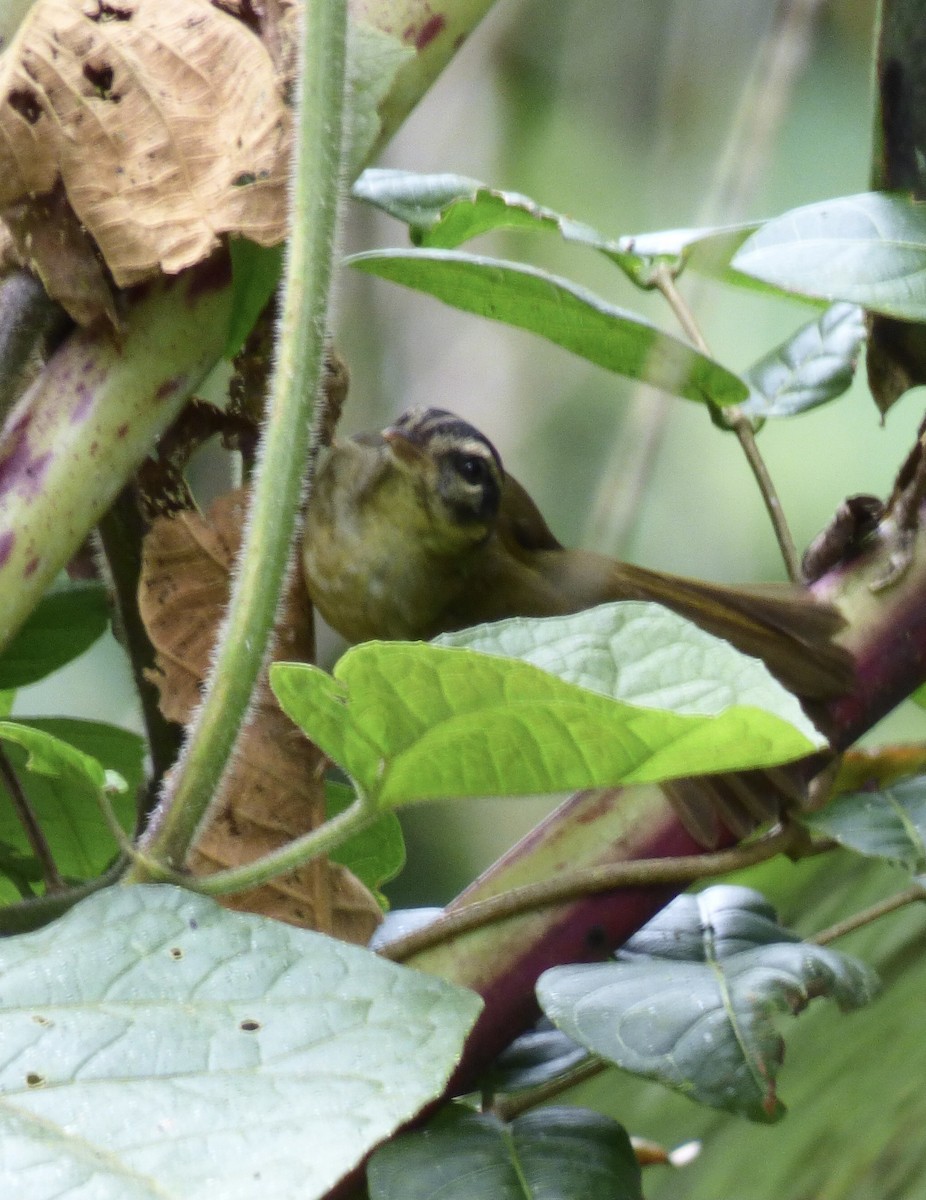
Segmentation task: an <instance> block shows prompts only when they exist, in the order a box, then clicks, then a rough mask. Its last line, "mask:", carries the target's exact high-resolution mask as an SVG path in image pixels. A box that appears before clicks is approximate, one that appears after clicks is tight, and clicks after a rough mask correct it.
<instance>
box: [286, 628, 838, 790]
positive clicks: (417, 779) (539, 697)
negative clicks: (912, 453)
mask: <svg viewBox="0 0 926 1200" xmlns="http://www.w3.org/2000/svg"><path fill="white" fill-rule="evenodd" d="M651 621H652V622H653V623H654V624H655V627H656V628H655V631H654V628H653V627H652V626H651V624H650V622H651ZM476 636H478V634H477V635H476ZM484 636H485V637H486V638H489V639H492V640H493V641H495V639H500V642H495V646H494V648H495V649H496V650H498V648H499V646H501V648H502V649H503V650H504V652H506V653H519V654H523V655H524V656H525V657H530V656H531V654H532V653H533V654H536V659H535V661H542V662H543V663H544V664H545V665H549V666H550V667H551V668H552V669H556V670H558V671H560V670H561V671H562V673H563V674H564V675H565V676H566V677H567V678H568V679H569V680H570V681H569V682H567V681H566V680H565V679H564V678H558V677H557V676H556V675H553V674H551V673H550V672H549V671H548V670H544V669H541V668H540V667H538V666H535V665H534V662H531V661H518V660H516V659H514V658H501V657H498V655H497V653H496V654H486V653H475V652H473V651H471V650H466V649H462V648H460V647H457V646H453V647H447V646H434V645H424V644H421V643H410V642H368V643H366V644H364V645H361V646H356V647H354V648H353V649H352V650H349V651H348V652H347V653H346V654H345V655H344V657H343V658H342V659H341V660H340V661H339V662H338V663H337V665H336V666H335V669H334V675H333V676H331V675H328V674H326V673H325V672H324V671H321V670H319V669H318V668H317V667H311V666H306V665H304V664H292V663H287V664H276V665H274V666H273V667H272V668H271V675H270V679H271V684H272V686H273V690H274V692H275V694H276V696H277V699H278V700H279V701H280V704H281V705H282V707H283V709H284V711H285V712H286V713H287V714H288V715H289V716H290V717H291V718H292V719H293V720H294V721H295V722H296V724H298V725H299V726H300V727H301V728H302V729H304V730H305V732H306V734H307V735H308V736H309V737H310V738H311V739H312V741H314V742H315V743H316V744H317V745H318V746H319V747H320V748H321V749H322V750H323V751H324V753H325V754H327V755H328V756H329V757H330V758H331V759H332V760H333V761H334V762H336V763H338V764H339V766H341V767H342V768H343V769H344V770H345V771H346V772H347V773H348V774H349V775H350V777H351V778H352V779H353V780H354V781H355V782H356V783H357V785H358V786H359V787H360V789H361V790H362V791H363V792H364V794H365V795H366V797H367V799H368V800H369V801H370V802H371V803H373V804H376V805H379V806H384V807H392V806H394V805H398V804H406V803H410V802H412V801H417V800H428V799H435V798H438V797H442V796H491V795H523V794H531V793H536V792H557V791H567V790H573V789H578V788H586V787H606V786H610V785H616V784H620V783H645V782H658V781H660V780H663V779H668V778H675V777H679V776H686V775H693V774H703V773H705V772H709V771H711V772H716V771H732V770H737V769H741V768H745V767H758V766H771V765H772V764H774V763H780V762H784V761H788V760H790V759H794V758H798V757H802V756H804V755H805V754H808V753H810V752H811V751H812V749H814V748H815V747H818V746H820V745H821V744H822V739H821V738H820V736H819V734H817V732H816V731H815V730H814V728H813V726H812V725H811V724H810V723H809V722H808V721H807V720H806V718H805V717H804V716H803V714H801V712H800V708H799V706H798V704H797V702H796V701H795V700H794V699H793V697H789V696H788V693H787V692H785V691H784V689H783V688H781V687H780V685H778V684H777V683H775V682H774V680H772V679H771V676H769V675H768V672H767V671H766V670H765V667H764V666H763V665H762V664H761V663H759V662H758V661H757V660H755V659H747V658H745V657H744V656H743V655H740V654H738V653H737V652H736V651H735V650H733V648H732V647H731V646H729V645H728V644H727V643H726V642H721V641H720V640H719V639H717V638H712V637H711V636H710V635H709V634H705V633H704V632H703V630H700V629H698V627H697V626H695V625H692V624H691V623H690V622H688V621H685V620H683V618H681V617H678V616H676V615H675V614H674V613H670V612H667V611H666V610H665V609H663V608H661V607H660V606H657V605H645V604H626V605H624V604H615V605H605V606H602V608H600V609H597V610H592V611H591V614H590V613H588V612H586V613H579V614H575V615H574V616H570V617H550V618H545V619H540V620H527V619H521V618H516V619H513V620H511V621H506V622H500V623H499V624H498V626H495V627H491V626H489V627H485V630H484ZM583 643H584V644H583ZM513 647H514V649H512V648H513ZM673 671H674V672H675V674H674V675H673ZM573 679H580V680H581V682H582V683H583V684H584V685H585V686H578V684H577V683H575V682H572V680H573ZM625 687H626V688H628V689H629V691H630V692H631V694H632V695H633V696H634V699H635V700H636V701H637V702H636V703H633V704H629V703H626V702H624V700H623V699H621V700H615V699H613V698H612V695H613V694H614V693H615V692H616V693H617V694H618V695H622V694H623V693H622V688H625ZM593 688H594V689H595V690H592V689H593ZM641 696H642V697H644V699H642V700H641V699H640V697H641ZM643 704H650V705H660V707H643ZM673 709H674V710H675V711H673ZM782 713H786V714H787V715H786V716H783V715H781V714H782Z"/></svg>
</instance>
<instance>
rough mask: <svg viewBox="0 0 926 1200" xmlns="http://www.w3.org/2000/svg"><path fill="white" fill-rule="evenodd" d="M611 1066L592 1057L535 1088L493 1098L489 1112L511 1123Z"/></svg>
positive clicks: (611, 1065) (611, 1064)
mask: <svg viewBox="0 0 926 1200" xmlns="http://www.w3.org/2000/svg"><path fill="white" fill-rule="evenodd" d="M613 1066H614V1064H613V1063H609V1062H605V1061H604V1060H603V1059H600V1058H596V1057H594V1056H592V1057H590V1058H588V1059H586V1060H585V1061H583V1062H581V1063H579V1065H578V1066H577V1067H574V1068H573V1069H572V1070H571V1071H566V1072H564V1073H563V1074H562V1075H558V1076H557V1077H556V1078H555V1079H549V1080H547V1082H546V1083H541V1084H538V1086H537V1087H533V1088H524V1089H523V1091H520V1092H512V1093H509V1094H506V1095H504V1096H497V1097H495V1098H493V1100H492V1103H491V1105H490V1106H489V1111H490V1112H492V1113H494V1115H495V1116H496V1117H498V1118H499V1120H501V1121H513V1120H514V1119H515V1117H519V1116H520V1115H521V1113H525V1112H529V1111H530V1109H532V1108H536V1107H537V1105H538V1104H546V1103H548V1102H549V1101H550V1100H553V1099H555V1098H556V1097H557V1096H561V1095H562V1093H563V1092H568V1091H569V1090H570V1089H571V1088H574V1087H578V1086H579V1084H580V1083H587V1082H588V1081H589V1080H590V1079H595V1078H596V1076H598V1075H601V1074H602V1072H604V1071H607V1070H609V1069H610V1068H611V1067H613Z"/></svg>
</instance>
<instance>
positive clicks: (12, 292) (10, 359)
mask: <svg viewBox="0 0 926 1200" xmlns="http://www.w3.org/2000/svg"><path fill="white" fill-rule="evenodd" d="M66 326H67V316H66V315H65V313H64V311H63V310H62V308H61V306H60V305H58V304H56V303H55V302H54V301H53V300H49V298H48V296H47V295H46V293H45V289H44V288H43V287H42V285H41V283H40V282H39V281H38V279H36V278H35V277H34V276H33V275H30V274H29V273H28V271H13V272H11V273H10V274H9V275H7V276H6V277H5V278H4V279H3V280H0V418H2V417H6V414H7V412H9V410H10V408H11V407H12V405H13V402H14V400H15V399H16V396H17V394H18V392H19V389H20V386H21V380H22V376H23V373H24V369H25V367H26V366H27V365H28V363H29V360H30V358H31V357H32V355H33V353H34V351H35V350H36V349H37V348H38V347H39V346H40V344H41V343H42V342H44V340H45V339H46V338H47V337H49V336H50V335H52V334H54V333H55V332H57V331H63V330H64V329H65V328H66Z"/></svg>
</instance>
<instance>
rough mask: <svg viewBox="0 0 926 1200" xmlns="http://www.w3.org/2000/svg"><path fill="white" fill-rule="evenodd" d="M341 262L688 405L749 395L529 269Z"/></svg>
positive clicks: (393, 258) (469, 258)
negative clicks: (526, 335)
mask: <svg viewBox="0 0 926 1200" xmlns="http://www.w3.org/2000/svg"><path fill="white" fill-rule="evenodd" d="M345 262H346V263H348V264H349V265H350V266H353V267H356V268H357V269H358V270H361V271H366V272H368V273H369V274H371V275H378V276H379V277H381V278H382V279H389V280H391V281H392V282H393V283H401V284H404V285H405V286H406V287H411V288H415V289H417V290H418V291H422V292H427V293H428V294H429V295H431V296H435V297H436V298H437V299H438V300H442V301H443V302H444V303H445V304H450V305H452V306H453V307H455V308H459V309H462V310H463V311H464V312H471V313H477V314H478V315H479V316H483V317H489V318H490V319H492V320H494V321H502V322H504V323H506V324H508V325H514V326H515V327H516V328H518V329H526V330H529V331H530V332H531V333H538V334H540V335H541V336H542V337H545V338H547V340H548V341H551V342H554V343H556V345H558V346H562V347H563V348H564V349H566V350H571V351H572V352H573V353H574V354H578V355H579V356H580V357H582V358H585V359H588V361H589V362H593V363H595V364H596V365H598V366H600V367H604V368H605V369H606V370H608V371H614V372H616V373H617V374H619V375H626V376H628V377H630V378H631V379H639V380H642V381H644V382H646V383H648V384H651V385H652V386H653V387H657V388H662V389H663V390H664V391H667V392H670V393H672V394H673V395H677V396H683V397H684V398H685V399H687V400H695V401H700V402H702V403H708V404H716V405H725V404H738V403H740V402H741V401H742V400H745V399H746V396H747V394H748V392H747V388H746V385H745V384H744V383H743V381H742V380H741V379H740V378H739V377H738V376H737V375H734V374H733V372H732V371H728V370H727V369H726V367H723V366H721V365H720V363H718V362H715V361H714V360H713V359H710V358H707V357H706V356H705V355H703V354H700V353H698V351H697V350H694V349H692V347H691V346H690V345H688V343H687V342H684V341H682V340H681V339H679V338H675V337H672V336H671V335H670V334H667V333H664V332H663V331H662V330H661V329H658V328H657V327H656V326H655V325H652V324H650V323H649V322H648V321H645V320H643V318H642V317H637V316H635V315H634V314H633V313H630V312H627V311H626V310H624V309H620V308H615V307H614V306H613V305H611V304H608V303H607V302H606V301H604V300H602V299H601V298H600V297H598V296H595V295H594V294H593V293H592V292H589V291H586V290H585V289H584V288H580V287H577V286H576V285H575V284H572V283H569V282H568V281H567V280H565V279H559V278H558V277H557V276H555V275H550V274H548V273H547V272H545V271H540V270H538V269H537V268H535V267H528V266H522V265H519V264H518V263H510V262H503V261H502V260H500V259H494V258H484V257H480V256H478V255H474V254H464V253H463V252H462V251H455V250H404V251H403V250H378V251H373V252H370V253H368V254H355V255H353V256H352V257H350V258H348V259H346V260H345Z"/></svg>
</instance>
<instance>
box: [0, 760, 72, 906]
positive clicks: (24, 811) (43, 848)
mask: <svg viewBox="0 0 926 1200" xmlns="http://www.w3.org/2000/svg"><path fill="white" fill-rule="evenodd" d="M0 779H2V780H3V783H4V786H5V787H6V790H7V791H8V792H9V794H10V800H11V801H12V802H13V808H14V809H15V810H16V816H17V817H18V818H19V823H20V825H22V827H23V830H24V832H25V834H26V839H27V840H28V842H29V845H30V846H31V848H32V853H33V854H34V855H35V857H36V858H37V859H38V861H39V864H40V866H41V868H42V877H43V879H44V881H45V890H46V892H60V891H63V890H64V889H65V888H66V887H67V884H66V883H65V881H64V880H63V879H62V878H61V875H60V873H59V871H58V866H57V863H56V862H55V858H54V855H53V854H52V852H51V847H50V846H49V844H48V842H47V840H46V838H45V834H44V832H43V830H42V827H41V825H40V824H39V822H38V818H37V817H36V815H35V813H34V812H33V811H32V805H31V804H30V803H29V797H28V796H27V795H26V793H25V792H24V791H23V786H22V784H21V783H20V782H19V776H18V775H17V774H16V771H15V770H14V769H13V764H12V763H11V762H10V760H9V758H8V757H7V754H6V751H5V750H4V749H3V747H2V746H0Z"/></svg>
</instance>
